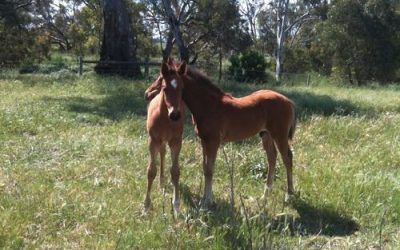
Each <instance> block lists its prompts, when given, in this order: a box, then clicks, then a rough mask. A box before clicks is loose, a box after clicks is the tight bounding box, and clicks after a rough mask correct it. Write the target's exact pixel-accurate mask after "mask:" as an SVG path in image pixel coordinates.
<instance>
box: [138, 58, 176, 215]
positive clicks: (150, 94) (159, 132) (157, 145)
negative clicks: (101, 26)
mask: <svg viewBox="0 0 400 250" xmlns="http://www.w3.org/2000/svg"><path fill="white" fill-rule="evenodd" d="M164 66H165V67H166V68H163V69H162V74H161V76H159V77H158V79H157V80H156V81H155V82H154V83H153V84H151V86H150V87H149V88H148V89H147V90H146V92H145V98H146V99H147V100H151V101H150V103H149V106H148V110H147V131H148V134H149V151H150V161H149V166H148V168H147V193H146V198H145V201H144V206H145V210H146V211H147V210H148V209H149V208H150V205H151V199H150V192H151V186H152V184H153V181H154V179H155V177H156V175H157V167H156V159H157V156H158V154H160V186H161V187H162V188H164V160H165V151H166V150H165V144H167V143H168V146H169V148H170V150H171V160H172V167H171V171H170V172H171V179H172V184H173V186H174V190H173V201H172V202H173V208H174V213H175V214H178V213H179V205H180V199H179V175H180V170H179V152H180V150H181V145H182V133H183V116H184V105H183V102H182V99H181V95H182V93H181V91H182V89H181V88H180V87H179V86H182V83H179V81H180V80H179V79H180V78H179V77H174V76H173V75H170V74H168V75H166V76H164V75H165V72H167V71H168V70H169V66H168V65H167V64H164ZM153 86H157V88H154V87H153ZM166 93H168V94H166Z"/></svg>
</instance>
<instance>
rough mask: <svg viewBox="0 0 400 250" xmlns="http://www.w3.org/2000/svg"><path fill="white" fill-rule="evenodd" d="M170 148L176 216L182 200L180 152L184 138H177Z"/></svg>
mask: <svg viewBox="0 0 400 250" xmlns="http://www.w3.org/2000/svg"><path fill="white" fill-rule="evenodd" d="M169 147H170V149H171V160H172V167H171V170H170V172H171V180H172V184H173V185H174V194H173V199H172V206H173V207H174V214H175V216H176V215H178V214H179V206H180V199H179V176H180V169H179V152H180V151H181V147H182V138H176V139H173V140H171V141H170V142H169Z"/></svg>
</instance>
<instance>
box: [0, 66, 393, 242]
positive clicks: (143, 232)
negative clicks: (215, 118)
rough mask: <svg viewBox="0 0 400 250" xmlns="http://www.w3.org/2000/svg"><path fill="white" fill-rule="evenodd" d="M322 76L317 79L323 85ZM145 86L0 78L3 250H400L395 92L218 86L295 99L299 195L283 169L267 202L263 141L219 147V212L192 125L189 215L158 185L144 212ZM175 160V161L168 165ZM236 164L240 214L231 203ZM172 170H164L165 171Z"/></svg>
mask: <svg viewBox="0 0 400 250" xmlns="http://www.w3.org/2000/svg"><path fill="white" fill-rule="evenodd" d="M321 81H322V80H321ZM148 84H149V83H148V82H146V81H144V80H143V81H130V80H126V79H122V78H117V77H99V76H96V75H93V74H91V73H87V74H84V76H82V77H77V76H75V75H68V76H65V77H62V76H61V77H59V76H54V75H40V74H34V75H30V74H27V75H19V74H16V73H15V72H3V73H2V74H1V76H0V248H23V247H26V248H38V247H40V248H139V249H143V248H168V249H171V248H172V249H175V248H195V249H199V248H217V249H224V248H250V246H252V247H253V248H263V247H264V248H284V249H292V248H300V249H303V248H336V249H343V248H345V249H346V248H347V249H354V248H358V249H363V248H367V247H369V248H378V247H384V248H393V249H395V248H396V247H398V245H399V244H400V229H399V228H400V170H399V167H400V150H399V149H400V133H399V131H400V89H399V88H398V87H395V86H391V87H390V86H389V87H376V86H375V87H365V88H348V87H341V86H335V85H332V84H330V83H318V79H313V84H312V86H306V85H302V84H296V85H294V86H287V85H283V86H281V87H278V86H268V85H244V84H234V83H224V84H222V85H221V86H222V87H223V88H224V89H225V90H226V91H228V92H232V93H233V94H235V95H243V94H245V93H249V92H251V91H254V90H256V89H260V88H273V89H276V90H278V91H280V92H283V93H285V94H286V95H288V96H290V97H291V98H292V99H293V100H294V101H295V102H296V104H297V110H298V114H299V122H298V128H297V131H296V134H295V140H294V142H293V147H294V153H295V158H294V164H295V169H294V176H295V183H296V185H295V186H296V189H297V190H298V192H299V195H298V197H297V198H295V199H294V200H293V201H292V202H291V203H290V204H285V203H284V202H283V200H284V190H285V188H286V180H285V170H284V168H282V164H278V169H277V174H276V181H275V183H274V190H273V192H272V194H271V196H270V197H269V199H268V204H267V206H265V207H263V206H262V205H261V204H259V202H258V198H259V197H260V196H261V195H262V192H263V185H264V184H263V179H262V176H263V174H265V173H264V172H265V169H264V163H265V161H266V160H265V156H264V153H263V151H262V150H261V146H260V141H259V139H258V138H256V137H255V138H252V139H249V140H246V141H244V142H238V143H230V144H227V145H226V146H225V149H224V150H225V152H226V154H227V158H228V159H225V158H224V156H223V154H222V150H221V151H220V153H219V156H218V159H217V163H216V171H215V177H214V178H215V186H214V195H215V197H216V201H217V206H216V208H215V210H214V211H211V212H204V211H200V210H199V209H198V208H197V204H198V201H199V199H200V197H201V195H202V185H203V183H202V181H201V180H202V178H203V177H202V166H201V162H202V159H201V156H202V153H201V147H200V144H199V141H198V139H197V138H196V136H195V135H194V132H193V126H192V124H191V121H190V117H189V116H188V117H187V123H186V129H185V135H184V137H185V138H184V142H183V149H182V153H181V157H180V162H181V168H182V170H181V190H182V194H181V198H182V200H183V201H184V202H183V204H182V205H181V207H182V211H183V212H182V216H181V217H180V218H177V219H174V218H173V216H172V213H171V205H170V202H171V196H172V194H171V190H172V188H171V186H170V185H169V186H168V188H167V193H166V195H165V196H163V195H162V193H161V192H160V191H159V190H158V182H156V183H155V185H154V188H153V193H152V198H153V209H152V211H151V212H150V213H149V214H147V215H144V214H143V213H142V208H143V207H142V201H143V199H144V192H145V188H146V167H147V158H148V151H147V134H146V132H145V131H146V130H145V120H146V103H145V101H144V99H143V92H144V89H145V88H146V86H147V85H148ZM167 160H168V161H169V158H168V159H167ZM231 164H233V166H234V169H235V170H234V183H235V207H234V209H233V211H232V209H231V206H230V201H229V193H230V188H229V187H230V184H229V171H228V169H229V167H230V165H231ZM166 173H168V171H166Z"/></svg>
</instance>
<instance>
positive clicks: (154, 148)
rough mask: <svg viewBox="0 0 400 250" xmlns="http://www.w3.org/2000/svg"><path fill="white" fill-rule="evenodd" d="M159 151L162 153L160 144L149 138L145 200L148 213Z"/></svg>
mask: <svg viewBox="0 0 400 250" xmlns="http://www.w3.org/2000/svg"><path fill="white" fill-rule="evenodd" d="M159 151H160V143H159V142H158V141H156V140H154V139H152V138H149V152H150V159H149V166H148V167H147V192H146V198H145V199H144V209H145V210H146V211H147V210H149V208H150V205H151V199H150V193H151V186H152V184H153V181H154V179H155V178H156V175H157V167H156V161H157V155H158V152H159Z"/></svg>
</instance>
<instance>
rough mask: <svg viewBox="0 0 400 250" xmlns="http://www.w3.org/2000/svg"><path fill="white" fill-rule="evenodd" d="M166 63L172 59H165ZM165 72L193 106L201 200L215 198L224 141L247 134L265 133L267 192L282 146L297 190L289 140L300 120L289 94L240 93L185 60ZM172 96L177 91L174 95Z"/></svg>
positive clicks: (207, 202) (204, 202)
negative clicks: (214, 183) (200, 156)
mask: <svg viewBox="0 0 400 250" xmlns="http://www.w3.org/2000/svg"><path fill="white" fill-rule="evenodd" d="M162 67H163V68H165V67H168V65H166V64H163V66H162ZM162 77H165V78H167V79H171V78H174V79H176V80H177V84H178V86H177V89H179V90H180V91H179V92H176V91H175V92H165V93H164V94H165V95H166V96H168V95H172V94H173V95H174V97H175V98H178V97H176V94H177V93H181V94H182V99H183V101H184V102H185V104H186V106H187V107H188V108H189V110H190V111H191V112H192V115H193V120H194V122H195V126H196V133H197V135H198V136H199V137H200V139H201V145H202V147H203V171H204V177H205V186H204V196H203V199H202V202H201V203H202V206H205V207H207V206H208V205H210V204H211V203H212V199H213V197H212V179H213V173H214V164H215V159H216V156H217V151H218V148H219V146H220V145H221V143H224V142H229V141H237V140H243V139H245V138H248V137H251V136H254V135H256V134H260V136H261V138H262V145H263V148H264V150H265V151H266V154H267V158H268V166H269V169H268V176H267V182H266V185H265V191H264V195H263V197H264V198H265V197H266V195H267V193H268V192H269V191H270V190H271V189H272V183H273V179H274V173H275V165H276V159H277V151H279V152H280V155H281V157H282V160H283V163H284V165H285V167H286V172H287V185H288V189H287V193H288V195H291V194H293V193H294V188H293V179H292V168H293V163H292V161H293V154H292V151H291V149H290V145H289V140H291V139H292V138H293V135H294V130H295V126H296V119H295V107H294V103H293V102H292V101H291V100H289V99H288V98H287V97H285V96H283V95H281V94H279V93H277V92H274V91H269V90H260V91H257V92H254V93H252V94H250V95H248V96H245V97H241V98H235V97H233V96H231V95H229V94H227V93H225V92H223V91H222V90H221V89H219V88H218V87H216V86H215V85H213V84H212V83H211V81H210V80H209V79H208V78H207V77H206V76H205V75H204V74H202V73H201V72H199V71H197V70H195V69H193V68H191V67H188V66H186V63H185V62H183V63H182V64H180V65H178V66H175V67H174V68H169V70H166V71H165V72H164V73H162ZM171 98H172V97H171Z"/></svg>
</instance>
